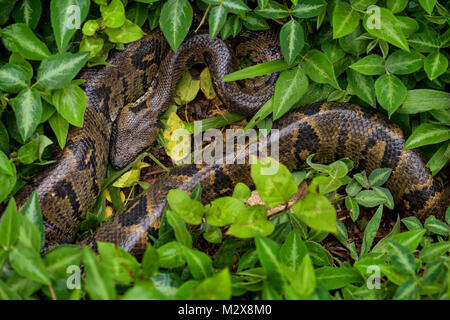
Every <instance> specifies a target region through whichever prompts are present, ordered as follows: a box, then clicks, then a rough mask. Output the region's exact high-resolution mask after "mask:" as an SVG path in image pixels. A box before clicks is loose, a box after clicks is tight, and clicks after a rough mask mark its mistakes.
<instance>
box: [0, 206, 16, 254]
mask: <svg viewBox="0 0 450 320" xmlns="http://www.w3.org/2000/svg"><path fill="white" fill-rule="evenodd" d="M19 228H20V217H19V212H18V211H17V207H16V202H15V201H14V199H13V198H12V199H11V200H9V202H8V206H7V207H6V209H5V211H4V212H3V214H2V217H1V220H0V244H1V245H2V246H3V247H5V248H9V247H11V246H12V245H14V243H15V242H16V240H17V237H18V235H19Z"/></svg>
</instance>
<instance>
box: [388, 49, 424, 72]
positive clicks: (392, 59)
mask: <svg viewBox="0 0 450 320" xmlns="http://www.w3.org/2000/svg"><path fill="white" fill-rule="evenodd" d="M423 59H424V57H423V55H421V54H420V53H419V52H417V51H415V50H412V51H411V52H406V51H403V50H397V51H395V52H394V53H392V54H391V55H390V56H389V57H388V58H387V60H386V67H387V69H388V71H389V72H391V73H394V74H410V73H413V72H416V71H419V70H420V69H421V68H422V66H423Z"/></svg>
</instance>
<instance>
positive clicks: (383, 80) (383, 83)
mask: <svg viewBox="0 0 450 320" xmlns="http://www.w3.org/2000/svg"><path fill="white" fill-rule="evenodd" d="M375 94H376V96H377V100H378V102H379V104H380V105H381V106H382V107H383V109H385V110H386V111H387V112H388V115H389V117H390V116H391V115H392V114H394V112H395V111H397V109H398V108H399V107H400V105H401V104H402V103H403V101H405V99H406V96H407V94H408V89H407V88H406V86H405V85H404V84H403V82H402V81H401V80H400V79H399V78H397V77H396V76H394V75H391V74H385V75H383V76H381V77H379V78H378V79H377V81H375Z"/></svg>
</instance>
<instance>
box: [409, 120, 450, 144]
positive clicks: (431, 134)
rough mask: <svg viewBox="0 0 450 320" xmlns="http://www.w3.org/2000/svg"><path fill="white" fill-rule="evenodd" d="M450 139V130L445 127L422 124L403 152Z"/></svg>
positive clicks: (414, 132)
mask: <svg viewBox="0 0 450 320" xmlns="http://www.w3.org/2000/svg"><path fill="white" fill-rule="evenodd" d="M448 139H450V129H449V128H448V127H445V126H441V125H437V124H431V123H422V124H421V125H420V126H418V127H417V128H416V129H414V131H413V133H412V134H411V135H410V136H409V138H408V140H406V142H405V145H404V146H403V150H409V149H414V148H418V147H421V146H424V145H427V144H434V143H439V142H442V141H446V140H448Z"/></svg>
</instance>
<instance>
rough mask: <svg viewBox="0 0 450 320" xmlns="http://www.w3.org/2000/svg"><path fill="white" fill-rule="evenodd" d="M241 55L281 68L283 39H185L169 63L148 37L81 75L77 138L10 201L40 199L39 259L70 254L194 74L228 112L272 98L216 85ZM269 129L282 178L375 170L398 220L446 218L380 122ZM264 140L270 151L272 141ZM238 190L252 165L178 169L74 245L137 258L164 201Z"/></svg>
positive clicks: (398, 138)
mask: <svg viewBox="0 0 450 320" xmlns="http://www.w3.org/2000/svg"><path fill="white" fill-rule="evenodd" d="M237 55H244V56H249V57H250V58H251V60H253V61H255V62H263V61H271V60H276V59H280V58H282V54H281V49H280V44H279V35H278V33H277V32H275V31H273V30H264V31H250V30H244V31H241V33H240V34H238V35H237V36H236V37H233V38H232V39H231V40H227V41H224V40H222V39H220V38H219V37H215V38H213V39H210V37H209V34H208V33H205V32H203V33H201V32H199V33H193V32H191V33H189V35H188V36H187V37H186V39H185V40H184V41H183V42H182V44H181V45H180V47H179V48H178V49H177V50H176V51H175V52H174V51H173V50H172V49H171V47H170V45H169V44H168V42H167V41H166V40H165V37H164V34H163V33H162V31H161V30H159V29H155V30H153V31H150V32H148V33H147V34H146V35H145V36H144V37H142V38H141V39H140V40H138V41H135V42H132V43H129V44H127V45H125V47H124V50H123V51H115V52H113V53H112V54H111V56H110V58H109V60H108V64H107V65H105V66H97V67H90V68H86V69H83V70H82V71H81V72H80V74H79V76H78V77H79V78H80V79H83V80H85V81H84V83H83V84H82V85H81V86H82V89H83V90H84V92H85V94H86V97H87V107H86V111H85V115H84V123H83V126H81V127H71V128H70V130H69V133H68V137H67V143H66V146H65V147H64V148H63V149H62V150H60V151H59V152H58V154H57V155H56V156H55V160H56V161H55V163H54V164H52V165H50V166H48V167H47V168H46V169H44V170H43V171H42V172H41V173H40V174H38V175H37V176H36V177H34V178H33V179H32V180H31V181H30V182H29V183H28V184H27V185H26V186H24V187H23V188H22V189H21V190H20V191H19V192H18V194H17V195H16V200H17V202H18V205H19V207H21V206H23V205H24V204H25V202H26V200H27V199H28V198H29V197H30V195H31V194H32V193H33V192H36V193H37V195H38V199H39V203H40V206H41V211H42V214H43V223H44V229H45V238H46V245H45V247H46V248H51V247H52V246H55V245H58V244H62V243H74V241H75V238H76V235H77V232H78V231H79V228H80V223H81V221H82V220H83V219H84V217H85V215H86V212H87V211H88V210H89V209H91V208H92V207H93V205H94V203H95V200H96V197H97V196H98V195H99V193H100V191H101V190H102V186H103V182H104V180H105V176H106V175H107V167H108V163H110V164H111V165H112V166H113V167H115V168H123V167H125V166H126V165H127V164H129V163H130V162H132V161H133V160H134V159H135V158H136V157H137V156H138V155H139V154H140V153H142V152H143V150H145V149H146V148H148V147H149V146H150V145H151V144H152V143H153V142H154V141H155V139H156V136H157V134H158V131H159V129H160V118H161V116H162V115H163V114H164V112H165V111H166V110H167V108H168V106H169V105H170V103H171V99H172V97H173V95H174V91H175V87H176V84H177V82H178V81H179V80H180V78H181V77H182V75H183V74H184V72H185V71H186V70H188V69H189V68H190V67H192V66H193V65H194V64H196V63H204V64H206V65H207V67H208V68H209V70H210V74H211V79H212V83H213V87H214V90H215V91H216V93H217V94H218V96H219V98H220V99H221V100H222V102H223V103H224V104H225V105H226V106H227V107H228V108H229V109H230V110H232V111H235V112H238V113H241V114H244V115H254V114H255V113H256V112H257V111H258V110H259V109H260V108H261V106H262V105H264V103H266V102H267V101H268V100H269V99H270V98H271V97H272V96H273V95H274V91H275V86H276V81H277V79H278V73H271V74H267V75H264V76H261V77H258V78H257V79H256V80H254V81H231V82H224V81H223V80H222V79H223V77H224V76H225V75H227V74H230V73H232V72H234V71H236V70H238V69H239V63H238V58H237ZM273 128H274V129H278V136H277V137H276V138H277V141H278V148H279V161H280V163H282V164H284V165H285V166H286V167H287V168H288V169H289V170H296V169H298V168H300V167H302V166H303V165H304V163H305V160H306V159H307V158H308V157H309V156H310V155H313V154H314V160H315V161H318V162H321V163H330V162H332V161H335V160H337V159H340V158H343V157H348V158H350V159H351V160H352V161H353V162H354V166H355V168H356V170H365V172H366V173H368V174H369V173H370V172H372V171H373V170H374V169H376V168H391V169H392V174H391V176H390V177H389V179H388V181H387V183H386V186H387V187H388V188H389V190H390V191H391V192H392V194H393V198H394V201H395V204H396V209H398V210H400V211H401V212H402V213H403V214H405V215H414V216H417V217H419V218H420V219H422V220H423V219H425V218H426V217H428V216H429V215H431V214H434V215H436V216H438V217H442V216H443V212H444V208H445V206H444V198H445V196H444V194H445V193H444V186H443V183H442V181H441V180H440V179H437V178H435V177H433V176H432V174H431V172H430V170H429V169H428V168H427V167H426V165H425V160H424V158H423V156H422V155H421V153H420V152H418V151H417V150H403V145H404V144H405V135H404V134H403V132H402V130H401V129H400V128H399V126H397V125H396V124H394V123H393V122H391V121H389V120H388V119H386V118H385V117H384V116H383V115H381V114H379V113H377V112H376V111H375V110H373V109H367V108H363V107H360V106H357V105H352V104H349V103H338V102H318V103H314V104H311V105H308V106H304V107H301V108H298V109H295V110H292V111H290V112H289V113H287V114H286V115H284V116H283V117H281V118H280V119H278V120H277V121H274V123H273ZM271 137H273V135H271V136H269V137H268V141H269V143H268V144H269V145H273V142H274V141H275V139H274V138H271ZM231 156H232V155H226V157H231ZM238 182H243V183H246V184H247V185H248V186H250V187H252V186H253V181H252V179H251V176H250V164H249V161H245V163H243V164H242V163H230V162H228V161H224V162H222V163H210V164H185V165H181V166H178V167H175V168H174V169H172V170H170V172H169V173H167V174H164V175H162V176H161V177H159V178H158V179H157V181H156V182H155V183H154V184H152V185H151V186H150V188H148V189H147V190H145V191H144V192H143V193H142V194H140V195H139V196H137V197H135V199H134V200H132V201H131V202H130V203H129V204H128V205H127V206H126V207H125V208H123V209H122V210H121V211H120V212H117V213H115V214H114V215H113V216H112V217H111V218H110V219H109V220H107V221H106V222H104V223H103V224H102V225H101V226H100V227H99V228H98V229H97V230H96V231H95V232H94V234H93V235H91V236H89V237H88V238H87V239H85V240H84V241H82V242H81V244H82V245H89V246H91V247H95V246H96V242H97V241H107V242H112V243H115V244H116V245H118V246H120V247H122V248H123V249H124V250H126V251H128V252H131V253H133V254H134V255H137V256H138V255H140V254H142V252H143V251H144V250H145V248H146V245H147V243H148V239H149V237H148V235H153V236H157V232H158V229H159V226H160V224H161V216H162V214H163V211H164V208H165V207H166V205H167V194H168V192H169V190H171V189H175V188H178V189H181V190H184V191H186V192H188V193H189V192H192V190H193V189H194V188H195V187H196V186H197V185H200V186H201V187H202V201H203V202H205V203H208V202H209V201H212V200H213V199H215V198H216V197H219V196H227V195H230V194H232V192H233V187H234V186H235V185H236V183H238Z"/></svg>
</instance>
